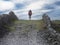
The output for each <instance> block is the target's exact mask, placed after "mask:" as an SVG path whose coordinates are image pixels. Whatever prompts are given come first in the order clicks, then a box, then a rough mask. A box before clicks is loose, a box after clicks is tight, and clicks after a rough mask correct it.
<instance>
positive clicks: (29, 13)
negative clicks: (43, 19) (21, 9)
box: [28, 10, 32, 20]
mask: <svg viewBox="0 0 60 45" xmlns="http://www.w3.org/2000/svg"><path fill="white" fill-rule="evenodd" d="M28 15H29V20H31V15H32V11H31V10H29V12H28Z"/></svg>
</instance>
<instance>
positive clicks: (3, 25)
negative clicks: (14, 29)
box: [0, 11, 18, 38]
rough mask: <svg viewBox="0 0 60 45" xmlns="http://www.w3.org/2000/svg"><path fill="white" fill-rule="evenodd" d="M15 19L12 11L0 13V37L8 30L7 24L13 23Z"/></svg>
mask: <svg viewBox="0 0 60 45" xmlns="http://www.w3.org/2000/svg"><path fill="white" fill-rule="evenodd" d="M15 20H18V18H17V17H16V15H15V14H14V12H12V11H11V12H9V14H2V15H0V38H1V37H3V35H5V34H6V33H7V32H9V30H8V26H10V25H11V24H13V22H14V21H15Z"/></svg>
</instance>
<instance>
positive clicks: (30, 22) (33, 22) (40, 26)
mask: <svg viewBox="0 0 60 45" xmlns="http://www.w3.org/2000/svg"><path fill="white" fill-rule="evenodd" d="M15 24H26V25H35V28H36V29H38V30H39V29H43V21H42V20H19V21H16V22H15ZM27 27H28V26H26V28H27Z"/></svg>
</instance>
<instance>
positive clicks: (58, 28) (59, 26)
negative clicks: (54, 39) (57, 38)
mask: <svg viewBox="0 0 60 45" xmlns="http://www.w3.org/2000/svg"><path fill="white" fill-rule="evenodd" d="M52 23H53V24H52V27H53V28H54V29H55V30H56V31H58V32H60V20H54V21H52Z"/></svg>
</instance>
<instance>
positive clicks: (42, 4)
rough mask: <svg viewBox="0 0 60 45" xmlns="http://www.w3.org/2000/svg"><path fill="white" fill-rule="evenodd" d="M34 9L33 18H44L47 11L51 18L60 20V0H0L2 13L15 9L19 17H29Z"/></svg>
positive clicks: (0, 11) (0, 12)
mask: <svg viewBox="0 0 60 45" xmlns="http://www.w3.org/2000/svg"><path fill="white" fill-rule="evenodd" d="M29 10H32V20H39V19H42V15H43V14H44V13H46V14H47V15H49V17H50V18H51V20H60V0H0V14H8V13H9V12H10V11H13V12H14V13H15V14H16V16H17V17H18V18H19V19H24V20H27V19H28V11H29Z"/></svg>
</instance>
